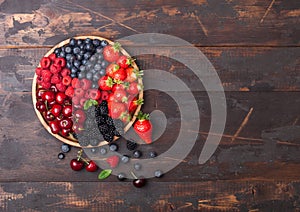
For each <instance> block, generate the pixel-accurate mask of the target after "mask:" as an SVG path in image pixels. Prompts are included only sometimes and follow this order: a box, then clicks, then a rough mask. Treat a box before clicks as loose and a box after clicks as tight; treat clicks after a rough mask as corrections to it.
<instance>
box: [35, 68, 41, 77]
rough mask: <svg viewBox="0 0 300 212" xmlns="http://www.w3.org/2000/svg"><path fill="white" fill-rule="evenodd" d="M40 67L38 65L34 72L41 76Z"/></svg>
mask: <svg viewBox="0 0 300 212" xmlns="http://www.w3.org/2000/svg"><path fill="white" fill-rule="evenodd" d="M42 70H43V69H42V68H40V67H38V68H36V69H35V73H36V75H38V76H42Z"/></svg>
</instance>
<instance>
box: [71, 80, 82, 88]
mask: <svg viewBox="0 0 300 212" xmlns="http://www.w3.org/2000/svg"><path fill="white" fill-rule="evenodd" d="M72 87H73V88H80V87H81V83H80V81H79V79H78V78H73V79H72Z"/></svg>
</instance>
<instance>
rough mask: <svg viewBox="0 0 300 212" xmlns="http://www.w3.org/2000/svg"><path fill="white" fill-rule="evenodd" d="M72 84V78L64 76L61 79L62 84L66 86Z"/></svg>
mask: <svg viewBox="0 0 300 212" xmlns="http://www.w3.org/2000/svg"><path fill="white" fill-rule="evenodd" d="M71 82H72V78H71V77H70V76H64V77H63V79H62V83H63V84H64V85H66V86H68V85H70V84H71Z"/></svg>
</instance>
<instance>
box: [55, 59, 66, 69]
mask: <svg viewBox="0 0 300 212" xmlns="http://www.w3.org/2000/svg"><path fill="white" fill-rule="evenodd" d="M54 65H56V66H60V67H65V66H66V60H65V58H63V57H58V58H56V59H55V60H54Z"/></svg>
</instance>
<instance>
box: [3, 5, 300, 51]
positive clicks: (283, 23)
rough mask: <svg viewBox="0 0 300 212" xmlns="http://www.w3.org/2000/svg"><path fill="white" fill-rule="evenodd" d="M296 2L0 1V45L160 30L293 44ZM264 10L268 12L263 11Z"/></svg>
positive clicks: (192, 38) (221, 41)
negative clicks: (84, 35) (85, 35)
mask: <svg viewBox="0 0 300 212" xmlns="http://www.w3.org/2000/svg"><path fill="white" fill-rule="evenodd" d="M299 4H300V3H299V1H288V2H287V1H283V0H277V1H276V2H275V3H274V4H272V7H270V2H269V1H264V0H258V1H238V0H232V1H221V2H220V1H216V0H200V1H194V0H185V1H171V0H169V1H162V0H159V1H155V2H154V3H153V2H150V1H130V3H129V2H128V1H121V0H120V1H115V0H114V1H109V2H103V1H95V2H93V4H87V3H86V2H82V1H78V0H68V1H63V2H59V1H51V2H46V3H45V2H43V1H39V0H35V1H33V2H28V3H26V4H25V6H24V7H23V6H21V5H19V3H18V2H17V1H9V0H6V1H3V2H2V3H1V5H0V13H1V17H0V20H1V22H2V23H3V25H1V28H0V29H1V30H0V36H1V37H2V38H4V39H2V40H1V41H0V46H2V48H3V47H6V46H19V47H20V46H29V45H30V46H32V45H35V46H42V45H50V46H52V45H55V44H56V43H58V42H59V41H61V40H64V39H66V38H68V37H70V36H75V35H83V34H89V35H99V36H103V37H107V38H108V39H111V40H115V39H118V38H121V37H124V36H128V35H132V34H137V33H148V32H151V33H164V34H169V35H174V36H177V37H180V38H182V39H184V40H186V41H188V42H190V43H192V44H194V45H199V46H241V45H243V46H250V45H251V46H262V45H263V46H296V45H299V30H300V29H299V21H298V18H297V17H299V8H300V5H299ZM267 11H268V12H267Z"/></svg>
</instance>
